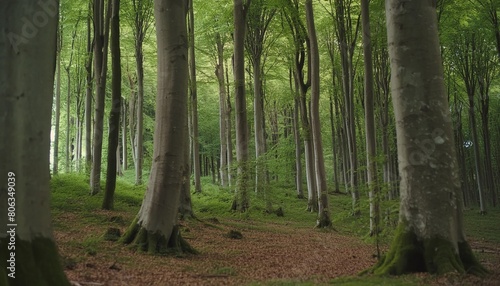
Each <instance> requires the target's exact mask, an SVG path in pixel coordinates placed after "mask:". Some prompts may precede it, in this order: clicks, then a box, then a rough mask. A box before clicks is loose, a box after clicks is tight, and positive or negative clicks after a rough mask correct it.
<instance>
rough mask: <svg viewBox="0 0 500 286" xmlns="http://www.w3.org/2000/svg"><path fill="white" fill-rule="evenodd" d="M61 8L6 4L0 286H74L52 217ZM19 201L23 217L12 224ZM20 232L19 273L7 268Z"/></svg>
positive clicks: (0, 78) (0, 87)
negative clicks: (54, 109)
mask: <svg viewBox="0 0 500 286" xmlns="http://www.w3.org/2000/svg"><path fill="white" fill-rule="evenodd" d="M58 7H59V3H58V1H53V2H48V3H46V2H38V1H31V0H18V1H0V59H1V60H0V83H1V84H0V114H1V116H0V138H2V140H0V158H2V162H3V163H2V164H0V172H1V174H2V176H3V183H2V184H1V186H0V202H1V207H0V215H1V224H0V245H2V247H0V257H2V259H1V260H0V284H2V285H6V286H14V285H42V286H45V285H62V286H66V285H68V286H69V285H70V283H69V281H68V279H67V278H66V276H65V274H64V269H63V267H62V264H61V262H60V261H59V260H60V259H59V254H58V250H57V246H56V245H55V241H54V237H53V231H52V226H51V221H52V219H51V212H50V197H51V195H50V155H49V154H50V130H51V117H52V103H53V92H54V72H55V69H56V50H57V41H58V40H57V26H58V19H59V11H58ZM40 19H44V22H41V21H40ZM41 23H43V25H41ZM27 83H28V84H27ZM13 202H15V207H16V210H15V212H16V216H15V217H14V220H9V219H8V218H9V216H8V208H9V207H11V206H12V204H13ZM8 224H16V226H13V225H8ZM13 229H14V230H15V248H16V249H15V258H16V263H17V265H16V266H17V267H15V271H14V272H15V273H14V274H12V273H13V272H11V271H10V270H9V269H8V267H10V263H9V262H8V261H7V259H8V257H10V255H11V254H10V253H11V251H12V249H8V248H7V245H8V244H9V242H12V240H11V238H10V235H9V233H8V231H12V230H13ZM19 258H22V260H19ZM9 274H10V275H9ZM12 275H13V276H14V277H12Z"/></svg>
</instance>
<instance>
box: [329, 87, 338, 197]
mask: <svg viewBox="0 0 500 286" xmlns="http://www.w3.org/2000/svg"><path fill="white" fill-rule="evenodd" d="M333 88H334V89H335V80H333ZM330 126H331V130H332V155H333V156H332V157H333V159H332V167H333V182H334V184H335V190H334V192H335V193H340V186H339V172H338V165H339V164H338V162H337V146H336V144H335V143H336V141H337V140H335V137H336V136H337V134H336V133H335V121H334V115H333V95H330Z"/></svg>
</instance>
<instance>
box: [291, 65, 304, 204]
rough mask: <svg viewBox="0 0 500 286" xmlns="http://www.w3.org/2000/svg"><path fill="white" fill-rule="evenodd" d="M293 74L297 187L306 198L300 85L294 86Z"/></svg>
mask: <svg viewBox="0 0 500 286" xmlns="http://www.w3.org/2000/svg"><path fill="white" fill-rule="evenodd" d="M292 81H294V80H293V74H292V72H291V71H290V89H291V90H293V92H294V94H295V98H294V100H293V101H294V106H293V139H294V142H295V189H296V190H297V197H298V198H299V199H302V198H304V191H303V189H302V146H301V144H300V129H299V124H300V122H299V108H300V106H299V104H300V103H299V101H300V99H299V87H298V85H297V82H296V81H294V82H295V88H292Z"/></svg>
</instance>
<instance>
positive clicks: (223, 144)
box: [215, 33, 229, 187]
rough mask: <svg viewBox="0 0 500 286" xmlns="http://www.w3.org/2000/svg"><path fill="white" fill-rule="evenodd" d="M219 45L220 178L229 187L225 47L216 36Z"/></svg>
mask: <svg viewBox="0 0 500 286" xmlns="http://www.w3.org/2000/svg"><path fill="white" fill-rule="evenodd" d="M215 42H216V45H217V66H216V67H215V75H216V76H217V80H218V82H219V139H220V177H221V186H222V187H227V186H228V184H229V182H228V181H229V177H228V164H227V156H228V154H227V153H228V151H227V149H228V148H227V133H226V132H227V122H226V121H227V120H226V113H227V107H226V104H227V103H226V101H227V94H226V86H225V85H226V80H225V79H224V45H223V44H222V39H221V37H220V34H219V33H217V34H216V36H215Z"/></svg>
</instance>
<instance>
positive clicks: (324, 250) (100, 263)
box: [56, 221, 376, 285]
mask: <svg viewBox="0 0 500 286" xmlns="http://www.w3.org/2000/svg"><path fill="white" fill-rule="evenodd" d="M247 223H248V222H239V223H238V222H235V221H224V222H223V223H222V224H213V225H212V226H211V225H209V224H205V223H201V222H196V221H195V222H188V223H185V225H184V227H183V228H184V235H183V236H184V237H185V238H186V239H187V240H188V241H189V243H190V244H191V245H192V246H194V247H195V248H196V249H197V250H199V251H200V252H201V253H200V254H199V255H188V256H185V257H154V256H150V255H145V254H141V253H137V252H135V251H132V250H130V249H127V248H125V247H122V246H121V245H119V244H117V243H112V242H102V243H101V244H99V245H96V246H95V247H96V248H97V250H95V254H94V252H92V251H89V249H88V248H92V243H87V244H90V246H88V245H87V244H85V243H83V245H82V243H75V242H76V241H83V239H84V238H85V236H86V235H88V234H89V233H103V232H104V228H102V229H99V228H96V229H88V230H86V231H83V232H75V233H64V232H62V231H57V232H56V239H57V241H58V243H59V245H61V247H60V248H61V252H62V255H63V256H66V257H71V258H74V259H75V260H76V261H75V262H76V265H72V266H73V269H71V270H69V269H68V270H67V271H66V274H67V275H68V277H69V279H70V280H71V281H77V282H78V283H80V285H242V284H247V283H250V282H262V281H276V282H277V281H288V282H291V281H294V282H299V281H305V280H307V281H310V282H315V283H321V282H328V281H330V280H331V279H332V278H335V277H338V276H345V275H355V274H357V273H358V272H360V271H361V270H363V269H366V268H368V267H369V266H371V265H373V264H374V263H375V261H376V259H375V258H374V257H373V254H374V248H373V247H372V246H369V245H366V244H365V243H363V242H361V241H360V240H359V239H356V238H353V237H348V236H343V235H340V234H338V233H336V232H333V231H329V232H322V231H318V230H314V229H312V228H299V229H295V228H292V227H291V226H283V225H277V224H276V225H275V224H260V223H259V225H258V226H254V227H252V226H251V225H250V228H246V227H241V226H243V225H244V224H247ZM238 226H240V227H238ZM231 229H238V230H239V231H241V232H242V234H243V238H242V239H231V238H228V237H226V236H225V234H226V233H227V232H228V231H229V230H231ZM88 240H89V239H88V238H87V241H88ZM90 241H92V240H90ZM96 244H97V243H96ZM89 252H90V253H89ZM70 267H71V266H70ZM88 283H97V284H88ZM75 285H78V284H75Z"/></svg>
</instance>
